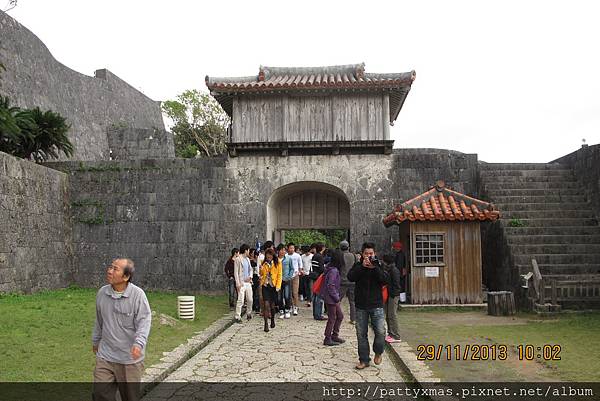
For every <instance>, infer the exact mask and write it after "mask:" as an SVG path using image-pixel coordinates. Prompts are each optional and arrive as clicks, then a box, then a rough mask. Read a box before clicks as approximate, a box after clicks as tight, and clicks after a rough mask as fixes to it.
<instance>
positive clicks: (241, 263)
mask: <svg viewBox="0 0 600 401" xmlns="http://www.w3.org/2000/svg"><path fill="white" fill-rule="evenodd" d="M249 255H250V247H249V246H248V245H247V244H243V245H242V246H240V256H238V257H237V258H236V259H235V260H234V268H233V274H234V276H235V285H236V287H237V291H238V300H237V305H236V308H235V321H236V322H237V323H242V306H243V305H244V298H245V299H246V316H247V317H248V320H250V319H252V265H251V264H250V258H249V257H248V256H249Z"/></svg>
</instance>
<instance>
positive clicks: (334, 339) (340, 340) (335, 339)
mask: <svg viewBox="0 0 600 401" xmlns="http://www.w3.org/2000/svg"><path fill="white" fill-rule="evenodd" d="M331 341H333V342H336V343H338V344H343V343H345V342H346V340H344V339H343V338H340V337H331Z"/></svg>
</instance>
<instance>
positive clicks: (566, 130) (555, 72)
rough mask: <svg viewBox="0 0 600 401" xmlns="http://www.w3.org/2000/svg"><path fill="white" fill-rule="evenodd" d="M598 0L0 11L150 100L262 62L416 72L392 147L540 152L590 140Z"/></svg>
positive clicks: (113, 5)
mask: <svg viewBox="0 0 600 401" xmlns="http://www.w3.org/2000/svg"><path fill="white" fill-rule="evenodd" d="M2 1H7V0H0V2H2ZM596 3H598V2H595V1H588V2H586V1H562V2H554V1H548V0H544V1H529V0H528V1H523V0H521V1H506V0H505V1H502V2H492V1H482V0H478V1H415V0H412V1H410V2H409V1H398V0H394V1H381V2H380V1H360V2H355V1H347V0H346V1H327V0H320V1H306V0H303V1H298V2H293V1H266V0H262V1H249V0H247V1H239V2H238V1H231V0H228V1H222V0H221V1H202V2H200V1H169V2H167V1H162V2H159V1H153V0H144V1H137V0H136V1H131V0H120V1H115V0H104V1H94V2H92V1H89V0H81V1H66V0H53V1H48V0H18V5H17V7H16V8H14V9H13V10H11V11H9V14H10V15H11V16H12V17H14V18H16V19H17V20H18V21H19V22H20V23H22V24H23V25H25V26H26V27H27V28H29V29H30V30H31V31H33V32H34V33H35V34H36V35H37V36H38V37H39V38H40V39H41V40H42V41H43V42H44V43H45V44H46V46H48V48H49V49H50V51H51V52H52V54H53V55H54V57H55V58H56V59H57V60H58V61H60V62H62V63H63V64H65V65H67V66H68V67H70V68H72V69H74V70H76V71H79V72H81V73H84V74H87V75H93V72H94V71H95V70H97V69H100V68H107V69H109V70H110V71H112V72H113V73H115V74H116V75H118V76H119V77H121V78H123V79H124V80H126V81H127V82H129V83H130V84H131V85H133V86H134V87H136V88H138V89H140V90H141V91H142V92H144V93H145V94H146V95H148V96H149V97H151V98H152V99H155V100H167V99H172V98H174V97H175V96H176V95H177V94H178V93H180V92H182V91H183V90H185V89H202V90H206V86H205V84H204V76H205V75H207V74H208V75H214V76H240V75H254V74H257V73H258V68H259V66H260V65H261V64H262V65H267V66H318V65H334V64H353V63H360V62H363V61H364V62H365V63H366V71H367V72H404V71H410V70H413V69H414V70H416V72H417V79H416V80H415V82H414V83H413V86H412V90H411V92H410V93H409V95H408V98H407V99H406V102H405V104H404V107H403V109H402V111H401V112H400V116H399V117H398V120H397V121H396V124H395V126H394V127H392V129H391V134H392V139H394V140H395V141H396V142H395V147H410V148H415V147H416V148H442V149H453V150H458V151H461V152H465V153H478V155H479V159H480V160H484V161H488V162H547V161H551V160H553V159H556V158H558V157H560V156H562V155H565V154H567V153H570V152H572V151H574V150H576V149H578V148H579V147H580V146H581V144H582V139H584V138H585V139H586V142H587V143H588V144H596V143H599V142H600V56H599V54H600V52H599V50H598V48H599V47H600V44H599V42H600V40H599V39H600V23H599V21H598V18H599V17H600V12H599V11H600V3H598V4H596ZM0 6H2V5H1V4H0Z"/></svg>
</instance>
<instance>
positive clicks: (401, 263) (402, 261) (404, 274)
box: [392, 241, 408, 292]
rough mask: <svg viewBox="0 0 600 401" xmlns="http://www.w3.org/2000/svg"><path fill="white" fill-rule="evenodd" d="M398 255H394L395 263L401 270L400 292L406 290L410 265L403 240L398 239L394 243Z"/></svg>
mask: <svg viewBox="0 0 600 401" xmlns="http://www.w3.org/2000/svg"><path fill="white" fill-rule="evenodd" d="M392 246H393V248H394V251H395V252H396V255H395V256H394V264H395V265H396V268H397V269H398V271H399V272H400V290H401V291H400V292H406V284H407V283H406V281H407V280H406V279H407V278H408V267H407V265H406V254H405V253H404V249H403V248H404V246H403V245H402V242H401V241H396V242H394V243H393V244H392Z"/></svg>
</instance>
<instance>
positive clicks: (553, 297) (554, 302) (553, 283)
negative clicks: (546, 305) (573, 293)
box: [550, 280, 557, 305]
mask: <svg viewBox="0 0 600 401" xmlns="http://www.w3.org/2000/svg"><path fill="white" fill-rule="evenodd" d="M550 285H551V286H552V292H551V299H552V305H556V304H557V302H556V280H552V281H551V282H550Z"/></svg>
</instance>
